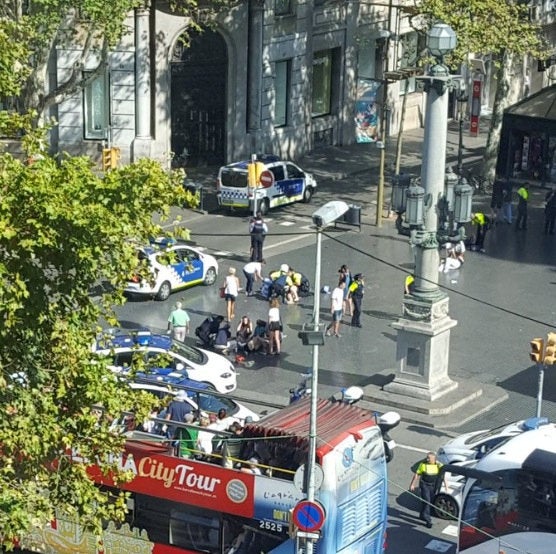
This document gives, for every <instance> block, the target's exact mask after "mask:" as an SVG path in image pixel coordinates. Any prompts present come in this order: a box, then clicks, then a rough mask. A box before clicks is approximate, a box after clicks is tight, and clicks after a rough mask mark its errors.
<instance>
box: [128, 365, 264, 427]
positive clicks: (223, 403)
mask: <svg viewBox="0 0 556 554" xmlns="http://www.w3.org/2000/svg"><path fill="white" fill-rule="evenodd" d="M129 386H130V387H131V388H132V389H133V390H137V391H145V392H149V393H151V394H153V395H154V396H156V397H157V398H161V399H162V398H166V397H167V396H169V395H170V396H175V395H176V394H177V393H178V391H179V390H183V389H182V387H180V386H179V385H178V386H171V385H170V384H167V383H165V381H163V380H162V381H161V380H157V379H156V377H155V376H154V375H150V376H143V377H141V378H138V379H137V380H135V381H131V382H130V383H129ZM194 388H195V390H189V389H187V395H188V397H187V399H186V401H187V402H188V403H189V405H190V406H191V408H192V409H193V411H195V412H200V411H202V412H206V413H213V414H217V413H218V411H219V410H221V409H222V408H224V409H225V410H226V414H227V417H228V418H230V420H236V421H239V422H240V423H241V424H242V425H243V424H244V423H245V418H248V421H249V420H250V421H259V419H260V417H259V415H258V414H256V413H255V412H253V411H252V410H250V409H249V408H247V407H246V406H244V405H243V404H240V403H239V402H236V401H235V400H234V399H232V398H230V397H227V396H220V395H215V394H213V393H211V391H210V390H208V389H207V388H206V385H204V384H203V383H196V385H195V386H194Z"/></svg>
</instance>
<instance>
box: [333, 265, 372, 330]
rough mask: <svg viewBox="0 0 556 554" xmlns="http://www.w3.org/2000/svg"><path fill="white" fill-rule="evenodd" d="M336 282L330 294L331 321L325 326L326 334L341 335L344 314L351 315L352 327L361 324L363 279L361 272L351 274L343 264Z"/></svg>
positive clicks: (363, 292)
mask: <svg viewBox="0 0 556 554" xmlns="http://www.w3.org/2000/svg"><path fill="white" fill-rule="evenodd" d="M338 274H339V277H338V284H337V285H336V287H335V288H334V289H333V290H332V293H331V295H330V313H331V314H332V321H331V322H330V324H329V325H328V326H327V328H326V335H327V336H331V335H334V336H335V337H341V335H340V324H341V323H342V319H343V316H344V315H347V316H351V326H352V327H362V325H361V305H362V303H363V296H364V295H365V280H364V277H363V274H362V273H356V274H355V275H352V274H351V271H350V269H349V267H348V266H347V265H346V264H344V265H342V266H341V267H340V269H338Z"/></svg>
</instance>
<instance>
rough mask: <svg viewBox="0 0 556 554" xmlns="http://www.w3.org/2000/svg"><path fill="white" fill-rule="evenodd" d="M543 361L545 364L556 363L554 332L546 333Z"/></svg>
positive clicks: (555, 338) (555, 336) (555, 335)
mask: <svg viewBox="0 0 556 554" xmlns="http://www.w3.org/2000/svg"><path fill="white" fill-rule="evenodd" d="M544 363H545V364H546V365H554V364H556V333H548V335H547V338H546V349H545V351H544Z"/></svg>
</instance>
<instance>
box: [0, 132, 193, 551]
mask: <svg viewBox="0 0 556 554" xmlns="http://www.w3.org/2000/svg"><path fill="white" fill-rule="evenodd" d="M31 134H32V133H31ZM31 142H33V141H31ZM39 142H40V140H38V139H37V140H35V141H34V142H33V143H35V144H36V143H39ZM33 159H34V161H33V163H23V162H21V161H19V160H17V159H15V158H13V157H12V156H10V155H8V154H4V155H2V156H0V283H1V285H0V314H1V318H2V325H1V326H0V344H1V345H2V348H0V406H1V409H0V450H1V452H2V467H1V469H0V491H1V492H0V506H1V509H0V529H2V533H3V535H2V537H3V539H4V540H5V541H8V542H9V540H10V539H11V538H12V537H14V536H19V535H20V534H21V533H22V532H24V531H25V530H26V529H28V527H29V526H30V525H31V524H33V523H35V524H39V525H45V524H46V523H48V521H49V520H50V519H51V518H52V516H53V514H54V508H55V507H58V508H60V509H61V510H62V512H65V513H67V514H69V515H73V516H78V517H79V518H80V520H81V522H82V523H83V524H85V525H88V526H89V527H90V528H92V529H96V530H98V529H99V526H100V525H101V521H102V519H103V518H105V519H106V518H109V519H114V520H118V519H119V518H121V516H122V514H123V506H124V504H123V501H122V500H121V499H120V501H118V502H113V501H109V499H108V498H107V497H106V496H105V495H103V494H101V492H100V491H99V490H98V489H97V488H96V487H95V486H94V485H93V483H92V482H91V481H90V480H89V479H88V478H87V476H86V464H82V463H70V459H69V456H68V453H69V452H70V450H71V449H74V450H75V451H76V452H78V453H79V454H80V455H81V456H83V457H84V458H86V459H89V460H94V459H99V460H101V461H105V460H108V455H109V454H111V453H119V452H120V451H121V444H122V436H121V435H119V434H117V433H114V432H113V431H111V430H110V429H109V422H110V419H111V418H112V417H115V416H118V415H120V413H121V410H122V407H125V408H129V409H135V410H136V413H137V418H138V419H139V420H140V418H143V417H144V416H145V415H146V413H147V410H148V409H149V407H150V404H151V403H152V399H147V398H144V397H142V396H139V395H137V393H133V396H132V395H131V392H130V391H128V389H127V388H126V387H125V386H122V384H121V383H119V382H118V379H117V378H116V377H115V376H114V375H113V374H112V373H111V372H110V371H109V370H108V369H107V368H106V367H105V363H104V362H102V361H99V360H98V359H95V358H94V357H93V356H92V354H91V345H92V344H93V341H94V339H95V336H96V333H97V332H98V330H99V329H98V322H99V321H101V320H105V321H107V322H108V324H115V319H114V317H113V313H112V306H114V305H117V304H119V303H121V302H123V297H122V294H121V290H122V288H123V283H124V282H125V281H126V280H127V278H128V276H129V275H130V274H131V273H132V272H133V270H134V268H135V266H136V263H137V256H136V251H135V244H136V243H137V242H139V243H145V242H146V241H147V239H148V237H151V236H156V235H159V234H161V229H160V227H159V225H158V224H155V223H153V218H152V215H153V214H158V215H159V218H157V219H159V220H160V221H164V220H166V221H168V218H169V216H170V206H172V205H175V206H178V205H179V206H181V205H183V203H184V202H186V201H191V195H189V194H188V193H186V192H184V189H183V187H182V178H183V174H182V173H179V172H176V173H167V172H165V171H164V170H163V169H162V168H161V167H160V165H159V164H158V163H156V162H153V161H151V160H141V161H140V162H138V163H135V164H133V165H130V166H127V167H123V168H121V169H115V170H112V171H109V172H108V173H107V174H106V175H104V176H103V175H98V174H96V173H95V171H94V170H93V169H92V167H91V163H90V161H89V160H88V159H86V158H70V157H67V158H63V159H61V160H56V159H53V158H51V157H49V156H47V155H41V156H35V157H34V158H33ZM93 292H94V294H93ZM97 403H101V404H102V405H103V409H104V410H105V413H106V415H107V417H106V418H101V419H99V418H98V417H97V416H96V415H95V412H94V410H92V408H91V407H92V406H93V405H94V404H97ZM106 463H108V462H106ZM108 467H109V465H107V468H108ZM120 477H121V478H125V474H122V475H120Z"/></svg>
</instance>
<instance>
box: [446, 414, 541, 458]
mask: <svg viewBox="0 0 556 554" xmlns="http://www.w3.org/2000/svg"><path fill="white" fill-rule="evenodd" d="M547 423H548V419H547V418H546V417H531V418H529V419H524V420H521V421H517V422H515V423H512V424H511V425H504V426H501V427H496V428H495V429H490V430H482V431H473V432H472V433H466V434H464V435H459V436H458V437H456V438H455V439H452V440H450V441H448V442H447V443H446V444H445V445H444V446H442V447H441V448H439V449H438V452H437V458H438V461H439V462H440V463H442V464H457V463H462V462H467V461H470V460H480V459H481V458H482V457H483V456H484V455H485V454H487V453H488V452H490V451H491V450H492V449H493V448H496V447H498V446H500V445H501V444H504V443H505V442H506V441H508V440H510V439H511V438H512V437H515V436H516V435H519V434H520V433H524V432H526V431H530V430H532V429H538V428H539V427H540V426H541V425H546V424H547Z"/></svg>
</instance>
